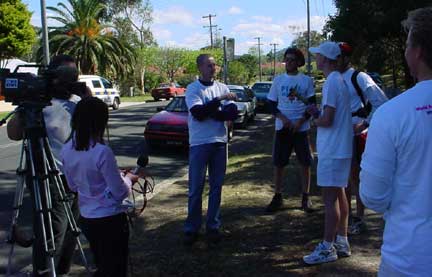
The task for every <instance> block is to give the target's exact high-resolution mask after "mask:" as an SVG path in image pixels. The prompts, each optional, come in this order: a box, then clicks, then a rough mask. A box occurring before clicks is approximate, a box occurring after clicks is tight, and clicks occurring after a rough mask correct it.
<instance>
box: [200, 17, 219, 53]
mask: <svg viewBox="0 0 432 277" xmlns="http://www.w3.org/2000/svg"><path fill="white" fill-rule="evenodd" d="M212 17H216V15H215V14H209V15H206V16H203V17H202V18H208V19H209V23H210V24H209V26H204V28H209V29H210V47H211V48H213V27H215V28H216V27H217V25H212Z"/></svg>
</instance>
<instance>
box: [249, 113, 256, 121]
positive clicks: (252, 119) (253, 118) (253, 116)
mask: <svg viewBox="0 0 432 277" xmlns="http://www.w3.org/2000/svg"><path fill="white" fill-rule="evenodd" d="M255 116H256V112H255V111H253V113H252V115H251V116H250V118H249V120H250V121H251V122H252V121H254V120H255Z"/></svg>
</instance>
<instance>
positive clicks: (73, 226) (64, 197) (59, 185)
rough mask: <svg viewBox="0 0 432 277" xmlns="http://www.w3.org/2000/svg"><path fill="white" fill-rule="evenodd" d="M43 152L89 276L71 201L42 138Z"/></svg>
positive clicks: (89, 270) (48, 147)
mask: <svg viewBox="0 0 432 277" xmlns="http://www.w3.org/2000/svg"><path fill="white" fill-rule="evenodd" d="M44 150H45V156H46V158H47V160H46V162H47V167H48V173H49V179H50V180H51V182H52V183H53V184H54V186H55V188H56V189H57V192H58V195H59V197H60V201H61V203H62V204H63V208H64V211H65V213H66V217H67V221H68V225H69V228H70V230H71V232H72V234H73V236H74V237H75V242H76V244H77V246H78V250H79V252H80V255H81V258H82V260H83V263H84V266H85V268H86V270H87V272H88V273H89V274H91V272H92V270H91V269H90V266H89V263H88V261H87V258H86V256H85V253H84V250H83V247H82V244H81V241H80V239H79V235H80V233H81V230H80V229H79V228H78V225H77V223H76V220H75V217H74V214H73V212H72V205H71V199H70V198H69V197H68V196H67V193H66V190H65V184H64V182H63V179H62V178H61V177H60V172H59V169H58V167H57V165H56V163H55V159H54V156H53V154H52V151H51V147H50V145H49V141H48V138H44Z"/></svg>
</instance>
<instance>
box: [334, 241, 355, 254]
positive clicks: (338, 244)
mask: <svg viewBox="0 0 432 277" xmlns="http://www.w3.org/2000/svg"><path fill="white" fill-rule="evenodd" d="M333 246H334V248H336V252H337V255H338V256H339V257H349V256H351V247H350V245H349V243H346V242H343V241H335V242H334V243H333Z"/></svg>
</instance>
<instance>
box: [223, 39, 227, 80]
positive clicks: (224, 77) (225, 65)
mask: <svg viewBox="0 0 432 277" xmlns="http://www.w3.org/2000/svg"><path fill="white" fill-rule="evenodd" d="M226 44H227V42H226V36H224V37H223V53H224V59H223V61H224V67H223V79H224V83H225V84H226V85H228V58H227V45H226Z"/></svg>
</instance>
